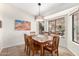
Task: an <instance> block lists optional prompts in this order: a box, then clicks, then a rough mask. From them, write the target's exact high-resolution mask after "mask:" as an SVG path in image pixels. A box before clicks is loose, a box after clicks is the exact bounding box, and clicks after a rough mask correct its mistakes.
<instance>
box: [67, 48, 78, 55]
mask: <svg viewBox="0 0 79 59" xmlns="http://www.w3.org/2000/svg"><path fill="white" fill-rule="evenodd" d="M67 49H68V50H69V51H71V52H72V53H73V54H74V55H75V56H78V55H77V54H76V53H75V52H74V51H72V50H71V49H69V48H67Z"/></svg>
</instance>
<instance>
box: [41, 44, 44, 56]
mask: <svg viewBox="0 0 79 59" xmlns="http://www.w3.org/2000/svg"><path fill="white" fill-rule="evenodd" d="M41 56H44V48H43V45H42V44H41Z"/></svg>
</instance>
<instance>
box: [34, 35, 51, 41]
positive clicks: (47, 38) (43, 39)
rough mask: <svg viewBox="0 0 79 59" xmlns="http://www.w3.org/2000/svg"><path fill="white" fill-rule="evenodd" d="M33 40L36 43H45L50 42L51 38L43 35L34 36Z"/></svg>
mask: <svg viewBox="0 0 79 59" xmlns="http://www.w3.org/2000/svg"><path fill="white" fill-rule="evenodd" d="M33 39H34V40H35V41H38V42H46V41H49V40H52V37H51V36H45V35H36V36H33Z"/></svg>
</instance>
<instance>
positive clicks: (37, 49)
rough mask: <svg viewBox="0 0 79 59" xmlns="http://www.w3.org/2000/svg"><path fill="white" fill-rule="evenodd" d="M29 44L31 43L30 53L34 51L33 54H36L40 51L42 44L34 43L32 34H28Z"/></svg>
mask: <svg viewBox="0 0 79 59" xmlns="http://www.w3.org/2000/svg"><path fill="white" fill-rule="evenodd" d="M28 44H29V50H30V53H32V56H34V54H35V53H37V52H39V51H40V46H38V45H35V44H34V41H33V39H32V36H28Z"/></svg>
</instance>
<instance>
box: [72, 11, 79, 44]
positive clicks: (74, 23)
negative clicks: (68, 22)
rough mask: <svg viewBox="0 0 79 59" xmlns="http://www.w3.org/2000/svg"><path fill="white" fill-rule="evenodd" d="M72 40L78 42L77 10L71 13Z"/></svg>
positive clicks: (78, 22) (78, 20)
mask: <svg viewBox="0 0 79 59" xmlns="http://www.w3.org/2000/svg"><path fill="white" fill-rule="evenodd" d="M72 41H73V42H76V43H78V44H79V11H77V12H75V13H74V14H73V15H72Z"/></svg>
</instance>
